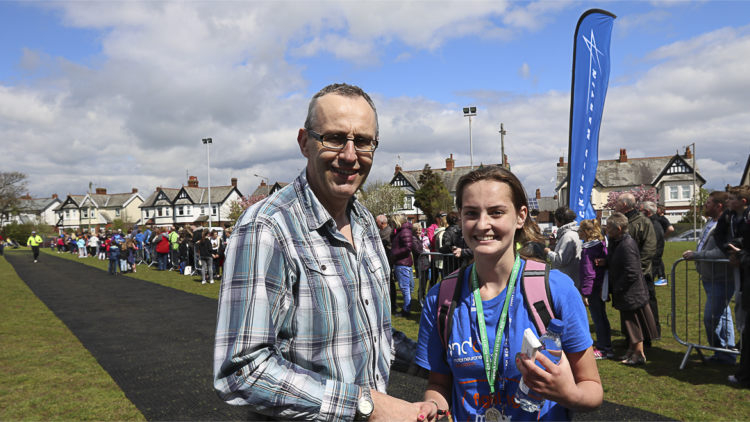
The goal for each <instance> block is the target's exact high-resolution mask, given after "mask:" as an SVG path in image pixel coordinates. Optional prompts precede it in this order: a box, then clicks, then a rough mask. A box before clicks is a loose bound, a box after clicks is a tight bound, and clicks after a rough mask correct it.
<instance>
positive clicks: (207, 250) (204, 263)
mask: <svg viewBox="0 0 750 422" xmlns="http://www.w3.org/2000/svg"><path fill="white" fill-rule="evenodd" d="M201 233H203V237H202V238H201V240H200V241H199V242H198V251H199V252H200V257H201V284H206V271H208V281H209V282H210V283H211V284H213V283H214V257H215V256H214V254H213V249H212V248H211V236H210V235H209V233H208V230H202V231H201Z"/></svg>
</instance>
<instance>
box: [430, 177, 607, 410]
mask: <svg viewBox="0 0 750 422" xmlns="http://www.w3.org/2000/svg"><path fill="white" fill-rule="evenodd" d="M456 206H457V207H458V209H459V211H460V213H461V224H462V233H463V237H464V240H465V241H466V244H467V246H468V247H469V248H471V249H472V250H473V252H474V260H475V261H474V264H472V265H469V266H467V267H466V269H465V271H464V272H463V274H459V276H460V277H463V281H462V283H461V286H462V287H461V294H460V300H459V302H458V304H457V306H456V309H455V312H454V313H453V319H452V320H453V326H452V330H451V332H450V333H448V340H447V343H448V345H449V347H448V350H446V348H444V347H443V343H442V342H441V340H440V335H439V333H438V324H437V321H436V316H437V307H438V303H437V301H438V292H439V285H438V286H435V287H434V288H433V289H431V290H430V292H429V294H428V295H427V299H426V301H425V307H424V310H423V313H422V320H421V324H420V329H419V344H418V346H417V357H416V362H417V364H419V365H420V366H422V367H424V368H426V369H428V370H429V371H430V376H429V383H428V386H427V390H426V391H425V395H424V398H425V403H423V404H422V405H421V410H422V413H423V415H424V416H425V419H424V420H434V419H435V418H436V416H437V415H438V410H440V411H441V412H440V413H442V412H443V411H445V410H448V409H450V412H451V413H452V414H453V415H454V420H485V421H490V420H495V421H499V420H502V419H505V418H507V417H510V418H511V419H512V420H514V421H515V420H539V419H541V420H566V419H570V415H569V414H568V409H576V410H590V409H594V408H596V407H597V406H599V405H600V404H601V402H602V394H603V393H602V386H601V381H600V379H599V372H598V370H597V367H596V361H595V360H594V353H593V349H592V347H591V344H592V341H591V335H590V334H589V326H588V317H587V315H586V309H585V307H584V305H583V301H582V300H581V296H580V294H579V292H578V290H577V289H576V288H575V286H574V285H573V282H572V280H571V279H570V278H569V277H568V276H566V275H564V274H563V273H561V272H559V271H556V270H553V271H550V274H549V283H550V289H551V293H552V299H553V303H554V313H555V315H556V316H557V317H558V318H561V319H562V321H563V323H564V331H563V335H562V346H563V351H564V352H565V353H564V354H563V356H562V358H561V360H560V363H559V365H553V364H552V363H551V361H550V360H549V359H548V358H547V357H545V356H544V355H543V354H541V353H539V354H537V358H536V361H537V362H538V363H539V364H541V365H543V366H544V367H546V368H547V370H545V369H543V368H542V367H540V366H537V364H536V363H535V362H534V361H532V360H531V359H529V358H527V357H526V356H525V355H524V356H521V355H520V351H521V344H522V341H523V332H524V330H525V329H526V328H530V329H531V330H532V332H534V333H535V334H536V335H537V336H538V335H539V334H538V332H537V330H536V328H535V325H534V323H533V322H532V321H531V319H530V317H529V314H528V311H527V308H526V306H524V296H523V294H522V293H521V289H520V278H521V274H522V272H523V268H524V265H525V263H526V261H525V260H524V259H523V258H521V256H520V255H519V254H517V252H516V251H517V247H520V246H521V245H523V244H525V243H527V242H530V241H536V240H539V239H537V234H536V232H535V231H534V230H533V225H534V224H533V222H532V221H531V220H530V219H529V218H527V217H528V202H527V199H526V194H525V191H524V189H523V186H522V185H521V183H520V182H519V181H518V179H517V178H516V177H515V176H514V175H513V174H512V173H511V172H509V171H507V170H505V169H502V168H500V167H484V168H481V169H478V170H475V171H473V172H471V173H469V174H467V175H465V176H463V177H462V178H461V179H460V180H459V182H458V185H457V189H456ZM517 244H518V246H517ZM508 291H510V292H511V294H510V295H506V293H508ZM480 302H481V306H478V305H480ZM499 327H502V328H500V329H498V328H499ZM497 342H499V343H498V344H496V343H497ZM521 377H523V379H524V381H525V383H526V384H527V385H528V386H529V388H531V389H532V390H534V391H535V392H536V393H538V394H539V395H541V396H543V397H544V398H545V399H547V400H546V402H545V404H544V406H543V407H542V408H541V409H540V411H538V412H534V413H531V412H524V411H523V410H522V409H521V408H520V407H518V405H516V404H515V403H514V400H513V398H514V397H515V394H516V390H517V389H518V383H519V381H520V380H521ZM488 379H489V380H493V381H492V382H488V381H487V380H488Z"/></svg>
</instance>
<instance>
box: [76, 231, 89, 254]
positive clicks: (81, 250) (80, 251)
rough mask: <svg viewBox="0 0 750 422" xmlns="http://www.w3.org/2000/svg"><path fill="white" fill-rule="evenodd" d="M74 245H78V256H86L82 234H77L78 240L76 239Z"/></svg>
mask: <svg viewBox="0 0 750 422" xmlns="http://www.w3.org/2000/svg"><path fill="white" fill-rule="evenodd" d="M76 246H78V257H79V258H86V257H87V256H88V255H87V254H86V238H85V237H84V236H83V235H81V236H78V240H77V241H76Z"/></svg>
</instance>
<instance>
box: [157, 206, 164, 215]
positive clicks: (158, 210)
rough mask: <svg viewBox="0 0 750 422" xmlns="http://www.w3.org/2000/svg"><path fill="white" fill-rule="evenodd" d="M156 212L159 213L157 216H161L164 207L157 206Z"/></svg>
mask: <svg viewBox="0 0 750 422" xmlns="http://www.w3.org/2000/svg"><path fill="white" fill-rule="evenodd" d="M157 212H158V213H159V217H161V216H162V214H164V208H158V209H157Z"/></svg>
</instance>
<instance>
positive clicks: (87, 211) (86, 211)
mask: <svg viewBox="0 0 750 422" xmlns="http://www.w3.org/2000/svg"><path fill="white" fill-rule="evenodd" d="M81 216H82V217H83V218H89V210H87V209H86V208H84V209H83V211H81Z"/></svg>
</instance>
